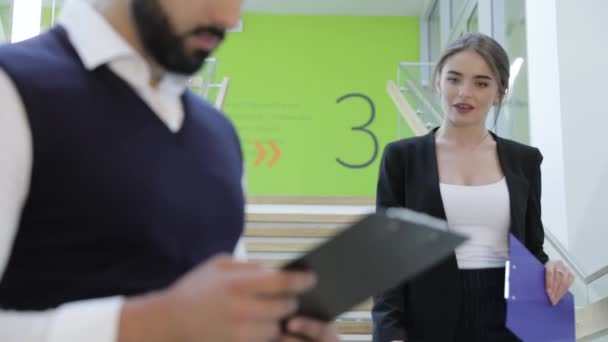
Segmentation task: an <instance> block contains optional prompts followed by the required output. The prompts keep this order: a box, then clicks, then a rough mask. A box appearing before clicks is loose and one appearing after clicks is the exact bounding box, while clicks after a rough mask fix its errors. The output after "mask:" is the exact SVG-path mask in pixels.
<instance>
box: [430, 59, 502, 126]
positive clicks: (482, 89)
mask: <svg viewBox="0 0 608 342" xmlns="http://www.w3.org/2000/svg"><path fill="white" fill-rule="evenodd" d="M437 87H438V89H439V92H440V94H441V105H442V107H443V111H444V113H445V115H446V120H447V122H448V123H449V124H450V125H452V126H455V127H468V126H478V125H481V126H483V125H485V120H486V115H487V113H488V111H489V110H490V107H491V106H492V105H494V104H498V103H499V102H500V100H501V99H500V96H499V91H498V83H497V80H496V77H495V75H494V73H493V72H492V69H491V68H490V66H489V65H488V63H486V61H485V60H484V59H483V57H481V56H480V55H479V54H477V53H476V52H475V51H473V50H464V51H461V52H458V53H456V54H454V55H452V56H450V57H449V58H448V59H447V60H446V62H445V64H444V66H443V68H442V69H441V74H440V78H439V82H438V84H437Z"/></svg>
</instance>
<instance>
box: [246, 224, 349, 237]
mask: <svg viewBox="0 0 608 342" xmlns="http://www.w3.org/2000/svg"><path fill="white" fill-rule="evenodd" d="M342 229H343V228H314V227H291V228H285V227H272V226H248V227H247V228H246V229H245V236H246V237H293V238H300V237H303V238H328V237H332V236H334V235H336V234H337V233H338V232H340V231H341V230H342Z"/></svg>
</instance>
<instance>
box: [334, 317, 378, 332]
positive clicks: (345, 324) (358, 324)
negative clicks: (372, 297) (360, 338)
mask: <svg viewBox="0 0 608 342" xmlns="http://www.w3.org/2000/svg"><path fill="white" fill-rule="evenodd" d="M336 328H337V329H338V333H339V334H366V335H367V334H371V333H372V322H371V321H369V320H366V321H337V322H336Z"/></svg>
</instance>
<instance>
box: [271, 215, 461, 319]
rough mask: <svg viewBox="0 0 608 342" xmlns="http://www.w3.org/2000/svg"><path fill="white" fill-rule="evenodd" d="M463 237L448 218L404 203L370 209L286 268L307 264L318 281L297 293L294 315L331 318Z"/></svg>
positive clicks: (412, 273)
mask: <svg viewBox="0 0 608 342" xmlns="http://www.w3.org/2000/svg"><path fill="white" fill-rule="evenodd" d="M465 240H466V239H465V238H464V237H463V236H461V235H457V234H454V233H450V232H448V231H447V222H446V221H444V220H440V219H437V218H434V217H431V216H429V215H426V214H422V213H418V212H415V211H412V210H408V209H403V208H390V209H387V210H386V211H384V212H381V213H375V214H370V215H368V216H365V217H364V218H363V219H361V220H360V221H358V222H355V223H354V224H352V226H350V227H349V228H347V229H345V230H344V231H342V232H340V233H339V234H337V235H336V236H334V237H333V238H331V239H330V240H328V241H326V242H325V243H323V244H321V245H319V246H317V247H316V248H314V249H313V250H311V251H310V252H308V253H307V254H305V255H303V256H301V257H299V258H297V259H295V260H293V261H291V262H289V263H287V264H286V265H284V266H283V267H282V268H283V269H285V270H310V271H313V272H314V273H315V274H316V276H317V285H316V286H315V287H314V288H313V289H311V290H310V291H308V292H305V293H304V294H302V295H300V297H299V304H300V305H299V308H298V312H297V313H296V314H295V316H305V317H311V318H315V319H319V320H322V321H331V320H333V319H335V318H336V317H337V316H338V315H340V314H342V313H344V312H346V311H348V310H349V309H351V308H352V307H354V306H355V305H357V304H359V303H360V302H362V301H363V300H365V299H367V298H369V297H371V296H372V295H376V294H378V293H380V292H382V291H384V290H386V289H389V288H391V287H395V286H397V285H398V284H400V283H402V282H405V281H408V280H411V279H412V278H414V277H416V276H417V275H418V274H420V273H422V272H423V271H425V270H427V269H429V268H430V267H432V266H433V265H435V264H437V263H439V262H440V261H442V260H443V259H444V258H446V257H448V256H449V255H450V254H451V253H452V252H453V251H454V249H455V248H456V247H457V246H458V245H460V244H461V243H462V242H464V241H465Z"/></svg>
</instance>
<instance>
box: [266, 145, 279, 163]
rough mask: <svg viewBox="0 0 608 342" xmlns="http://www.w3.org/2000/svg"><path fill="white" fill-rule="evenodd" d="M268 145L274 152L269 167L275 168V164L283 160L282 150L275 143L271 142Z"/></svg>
mask: <svg viewBox="0 0 608 342" xmlns="http://www.w3.org/2000/svg"><path fill="white" fill-rule="evenodd" d="M268 145H270V148H271V149H272V152H274V155H273V156H272V159H271V160H270V161H269V162H268V167H273V166H274V164H276V163H277V162H278V161H279V159H281V150H279V148H278V147H277V145H275V144H274V142H272V141H269V142H268Z"/></svg>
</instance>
